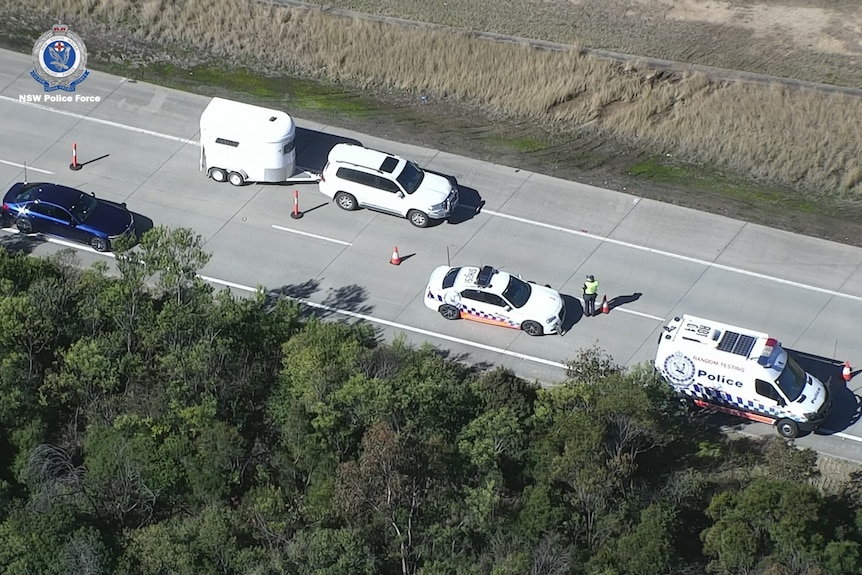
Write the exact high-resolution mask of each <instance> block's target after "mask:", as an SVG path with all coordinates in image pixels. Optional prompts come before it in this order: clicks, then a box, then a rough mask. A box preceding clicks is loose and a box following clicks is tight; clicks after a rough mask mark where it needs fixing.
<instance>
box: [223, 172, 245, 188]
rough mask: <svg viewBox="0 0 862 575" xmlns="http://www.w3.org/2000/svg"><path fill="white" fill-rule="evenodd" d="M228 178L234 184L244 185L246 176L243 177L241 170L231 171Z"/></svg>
mask: <svg viewBox="0 0 862 575" xmlns="http://www.w3.org/2000/svg"><path fill="white" fill-rule="evenodd" d="M227 180H228V181H229V182H230V183H231V185H232V186H244V185H245V178H244V177H242V174H240V173H239V172H231V173H230V175H229V176H228V177H227Z"/></svg>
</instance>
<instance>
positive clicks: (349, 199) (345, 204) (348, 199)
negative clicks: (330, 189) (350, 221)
mask: <svg viewBox="0 0 862 575" xmlns="http://www.w3.org/2000/svg"><path fill="white" fill-rule="evenodd" d="M335 203H336V204H338V207H339V208H341V209H342V210H347V211H348V212H352V211H353V210H355V209H356V208H357V206H358V204H357V203H356V198H354V197H353V196H351V195H350V194H347V193H345V192H338V193H337V194H335Z"/></svg>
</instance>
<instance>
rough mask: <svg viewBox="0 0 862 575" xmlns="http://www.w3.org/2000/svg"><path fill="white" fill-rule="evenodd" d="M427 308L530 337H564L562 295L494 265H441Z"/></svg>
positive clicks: (430, 287) (430, 284) (427, 297)
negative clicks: (517, 331)
mask: <svg viewBox="0 0 862 575" xmlns="http://www.w3.org/2000/svg"><path fill="white" fill-rule="evenodd" d="M425 305H426V306H427V307H428V308H430V309H433V310H435V311H438V312H440V315H442V316H443V317H445V318H446V319H461V318H463V319H469V320H473V321H478V322H482V323H489V324H492V325H499V326H502V327H508V328H512V329H521V330H523V331H525V332H526V333H527V334H529V335H533V336H536V335H544V334H549V333H558V334H561V335H562V329H563V321H564V320H565V315H566V310H565V306H564V305H563V298H562V297H561V296H560V294H559V292H557V291H556V290H554V289H551V288H550V287H547V286H541V285H538V284H535V283H533V282H528V281H524V280H522V279H521V278H520V277H518V276H513V275H511V274H509V273H506V272H502V271H499V270H496V269H494V268H492V267H491V266H484V267H482V268H479V267H450V266H440V267H438V268H436V269H435V270H434V271H433V272H431V278H430V279H429V280H428V289H427V290H426V292H425Z"/></svg>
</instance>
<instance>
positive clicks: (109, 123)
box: [0, 96, 200, 146]
mask: <svg viewBox="0 0 862 575" xmlns="http://www.w3.org/2000/svg"><path fill="white" fill-rule="evenodd" d="M0 100H2V101H6V102H13V103H15V104H20V105H22V106H27V107H30V108H35V109H37V110H42V111H43V112H52V113H54V114H59V115H61V116H66V117H69V118H75V119H77V120H86V121H87V122H93V123H96V124H102V125H103V126H110V127H112V128H119V129H121V130H127V131H129V132H136V133H138V134H145V135H147V136H154V137H156V138H162V139H165V140H171V141H173V142H179V143H181V144H188V145H190V146H198V145H200V142H198V141H197V140H189V139H187V138H179V137H177V136H171V135H169V134H162V133H161V132H155V131H153V130H146V129H144V128H136V127H135V126H129V125H127V124H121V123H119V122H112V121H110V120H102V119H101V118H94V117H92V116H85V115H84V114H77V113H75V112H69V111H68V110H58V109H57V108H52V107H51V106H45V105H44V104H35V103H33V102H21V101H20V100H18V99H17V98H10V97H9V96H0Z"/></svg>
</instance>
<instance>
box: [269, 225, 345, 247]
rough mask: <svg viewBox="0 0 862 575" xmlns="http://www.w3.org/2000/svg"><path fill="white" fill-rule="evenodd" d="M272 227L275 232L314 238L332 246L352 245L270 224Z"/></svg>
mask: <svg viewBox="0 0 862 575" xmlns="http://www.w3.org/2000/svg"><path fill="white" fill-rule="evenodd" d="M272 227H273V229H276V230H281V231H283V232H290V233H292V234H299V235H301V236H307V237H309V238H314V239H316V240H323V241H324V242H332V243H334V244H341V245H342V246H351V245H353V244H351V243H350V242H345V241H341V240H336V239H334V238H328V237H326V236H319V235H317V234H310V233H308V232H301V231H299V230H292V229H290V228H285V227H282V226H277V225H275V224H272Z"/></svg>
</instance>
